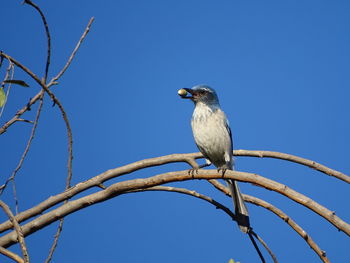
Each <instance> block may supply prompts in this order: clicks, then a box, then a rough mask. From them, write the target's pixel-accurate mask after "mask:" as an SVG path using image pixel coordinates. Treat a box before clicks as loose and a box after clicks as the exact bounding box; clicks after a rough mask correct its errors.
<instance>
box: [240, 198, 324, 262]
mask: <svg viewBox="0 0 350 263" xmlns="http://www.w3.org/2000/svg"><path fill="white" fill-rule="evenodd" d="M243 198H244V201H246V202H248V203H251V204H254V205H257V206H261V207H264V208H266V209H268V210H270V211H271V212H273V213H274V214H275V215H277V216H279V217H280V218H281V219H283V220H284V221H285V222H286V223H287V224H288V225H289V226H291V227H292V228H293V229H294V230H295V232H297V233H298V234H299V235H300V236H301V237H302V238H303V239H304V240H305V242H306V243H307V244H309V246H310V247H311V249H312V250H313V251H315V253H316V254H317V255H318V256H319V257H320V259H321V260H322V261H323V262H325V263H329V262H330V261H329V259H328V258H327V257H326V253H325V252H324V251H323V250H321V249H320V248H319V246H318V245H317V244H316V243H315V241H313V239H312V238H311V236H310V235H309V234H308V233H306V232H305V231H304V229H302V228H301V227H300V226H299V225H298V224H297V223H296V222H295V221H294V220H293V219H292V218H290V217H289V216H288V215H287V214H285V213H284V212H283V211H282V210H280V209H278V208H277V207H275V206H273V205H272V204H270V203H268V202H266V201H264V200H261V199H259V198H257V197H254V196H250V195H246V194H243Z"/></svg>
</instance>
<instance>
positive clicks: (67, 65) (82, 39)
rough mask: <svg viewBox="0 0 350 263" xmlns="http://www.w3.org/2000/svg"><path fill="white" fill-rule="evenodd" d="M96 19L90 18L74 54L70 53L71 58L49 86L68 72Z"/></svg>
mask: <svg viewBox="0 0 350 263" xmlns="http://www.w3.org/2000/svg"><path fill="white" fill-rule="evenodd" d="M94 19H95V18H94V17H91V18H90V21H89V23H88V24H87V26H86V28H85V31H84V33H83V35H82V36H81V37H80V39H79V41H78V43H77V45H76V46H75V48H74V50H73V52H72V54H71V55H70V57H69V59H68V61H67V63H66V65H65V66H64V67H63V69H62V70H61V71H60V72H59V73H58V74H57V75H56V76H55V77H53V78H52V80H51V81H50V83H49V84H48V85H47V86H48V87H51V86H52V85H54V84H56V81H57V80H58V79H59V78H60V77H61V76H62V75H63V74H64V72H66V70H67V68H68V67H69V66H70V64H71V63H72V60H73V58H74V56H75V54H76V53H77V51H78V49H79V48H80V45H81V43H83V41H84V39H85V37H86V35H87V34H88V33H89V31H90V27H91V24H92V22H94Z"/></svg>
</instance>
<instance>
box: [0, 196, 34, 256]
mask: <svg viewBox="0 0 350 263" xmlns="http://www.w3.org/2000/svg"><path fill="white" fill-rule="evenodd" d="M0 206H1V208H2V209H3V210H4V212H5V213H6V214H7V216H8V217H9V219H10V221H11V222H12V224H13V227H14V229H15V231H16V234H17V238H18V242H19V244H20V247H21V251H22V255H23V258H24V262H26V263H29V255H28V251H27V246H26V243H25V240H24V235H23V231H22V229H21V226H20V225H19V224H18V222H17V220H16V218H15V216H14V215H13V214H12V212H11V210H10V208H9V207H8V206H7V204H5V203H4V202H3V201H2V200H0Z"/></svg>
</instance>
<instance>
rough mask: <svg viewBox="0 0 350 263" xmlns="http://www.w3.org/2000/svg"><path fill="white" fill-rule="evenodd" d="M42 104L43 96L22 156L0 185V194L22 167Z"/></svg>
mask: <svg viewBox="0 0 350 263" xmlns="http://www.w3.org/2000/svg"><path fill="white" fill-rule="evenodd" d="M43 104H44V100H43V98H42V97H41V99H40V104H39V106H38V109H37V112H36V116H35V120H34V125H33V127H32V131H31V133H30V137H29V139H28V142H27V146H26V148H25V150H24V152H23V154H22V157H21V159H20V161H19V163H18V164H17V167H16V169H15V170H14V171H13V172H12V175H11V176H10V177H9V178H7V180H6V182H5V183H4V184H3V185H2V186H0V196H1V195H2V193H3V191H4V190H5V188H6V186H7V185H8V183H9V182H10V181H11V180H14V179H15V177H16V174H17V172H18V171H19V170H20V169H21V167H22V164H23V162H24V159H25V158H26V156H27V153H28V151H29V149H30V146H31V144H32V141H33V139H34V136H35V132H36V128H37V126H38V122H39V117H40V113H41V109H42V107H43Z"/></svg>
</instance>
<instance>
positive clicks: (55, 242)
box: [45, 217, 64, 263]
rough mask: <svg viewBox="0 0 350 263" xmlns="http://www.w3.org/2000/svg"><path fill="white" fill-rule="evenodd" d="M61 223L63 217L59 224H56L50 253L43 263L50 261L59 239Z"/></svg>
mask: <svg viewBox="0 0 350 263" xmlns="http://www.w3.org/2000/svg"><path fill="white" fill-rule="evenodd" d="M63 223H64V217H63V218H61V219H60V223H59V224H58V227H57V231H56V234H55V238H54V240H53V243H52V246H51V248H50V251H49V255H48V256H47V258H46V260H45V263H49V262H50V261H51V259H52V256H53V253H54V252H55V250H56V247H57V244H58V239H59V237H60V235H61V232H62V228H63Z"/></svg>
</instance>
